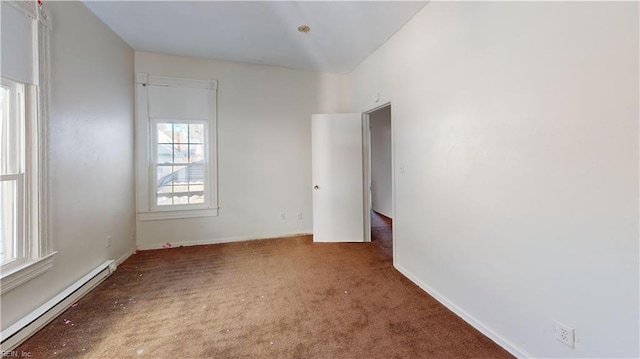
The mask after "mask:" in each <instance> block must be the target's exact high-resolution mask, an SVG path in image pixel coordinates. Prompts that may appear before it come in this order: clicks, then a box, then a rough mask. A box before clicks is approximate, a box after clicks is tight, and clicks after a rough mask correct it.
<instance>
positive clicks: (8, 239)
mask: <svg viewBox="0 0 640 359" xmlns="http://www.w3.org/2000/svg"><path fill="white" fill-rule="evenodd" d="M17 197H18V186H17V181H16V180H9V181H2V182H0V264H5V263H8V262H10V261H12V260H14V259H15V258H16V253H15V242H16V241H17V240H18V233H17V231H18V223H17V222H18V215H17V210H18V208H17V200H18V198H17Z"/></svg>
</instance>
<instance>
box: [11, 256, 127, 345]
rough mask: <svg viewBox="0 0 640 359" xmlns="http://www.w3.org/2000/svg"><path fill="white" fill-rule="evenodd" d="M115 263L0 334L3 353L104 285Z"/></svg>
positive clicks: (101, 267) (84, 278)
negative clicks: (91, 291)
mask: <svg viewBox="0 0 640 359" xmlns="http://www.w3.org/2000/svg"><path fill="white" fill-rule="evenodd" d="M114 264H115V261H113V260H108V261H106V262H104V263H102V264H101V265H99V266H98V267H96V269H94V270H92V271H91V272H89V273H88V274H87V275H85V276H84V277H82V278H80V279H79V280H78V281H76V282H75V283H73V284H72V285H70V286H69V287H68V288H67V289H65V290H63V291H62V292H60V294H58V295H56V296H55V297H53V298H51V299H50V300H49V301H47V302H46V303H44V304H43V305H41V306H40V307H38V308H37V309H36V310H34V311H33V312H31V313H29V314H27V315H26V316H25V317H24V318H22V319H20V320H19V321H17V322H16V323H14V324H13V325H11V326H10V327H8V328H7V329H5V330H3V331H2V333H1V334H0V338H1V341H2V344H0V350H1V351H2V353H10V352H11V351H12V350H13V349H15V348H16V347H17V346H18V345H20V344H22V343H23V342H24V341H25V340H27V339H28V338H29V337H31V336H32V335H33V334H34V333H36V332H37V331H38V330H40V329H41V328H43V327H44V326H45V325H47V324H49V323H50V322H51V321H52V320H54V319H55V318H56V317H57V316H58V315H60V313H62V312H63V311H65V310H66V309H67V308H69V307H70V306H71V305H73V303H75V302H77V301H78V300H79V299H80V298H82V297H83V296H84V295H85V294H87V293H88V292H89V291H90V290H91V289H93V288H95V287H96V286H97V285H98V284H100V283H102V281H103V280H105V279H106V278H107V277H109V276H110V275H111V273H112V272H113V270H115V266H114Z"/></svg>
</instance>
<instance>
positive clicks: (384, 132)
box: [365, 104, 394, 257]
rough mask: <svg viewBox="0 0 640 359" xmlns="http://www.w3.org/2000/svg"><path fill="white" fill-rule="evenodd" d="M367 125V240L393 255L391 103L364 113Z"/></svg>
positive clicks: (390, 255)
mask: <svg viewBox="0 0 640 359" xmlns="http://www.w3.org/2000/svg"><path fill="white" fill-rule="evenodd" d="M365 124H366V125H367V127H368V131H366V133H367V136H366V137H367V138H366V139H365V143H366V144H367V146H366V148H367V151H366V153H367V158H368V161H366V162H368V163H367V166H366V167H367V170H366V174H367V176H366V177H367V184H368V186H366V187H367V188H368V191H367V194H366V200H365V202H367V203H368V205H366V206H365V213H366V214H368V217H369V218H368V221H366V222H368V226H367V227H368V228H366V230H367V232H368V237H369V240H370V241H371V242H372V243H374V244H376V246H377V247H379V248H380V250H382V251H383V252H384V253H385V254H388V255H389V257H393V215H394V214H393V165H392V132H391V104H386V105H383V106H381V107H378V108H375V109H373V110H371V111H369V112H366V113H365Z"/></svg>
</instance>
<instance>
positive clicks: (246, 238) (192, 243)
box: [138, 233, 311, 251]
mask: <svg viewBox="0 0 640 359" xmlns="http://www.w3.org/2000/svg"><path fill="white" fill-rule="evenodd" d="M307 235H311V233H286V234H269V235H263V236H241V237H227V238H215V239H205V240H201V241H187V242H170V243H171V247H169V248H175V247H181V246H182V247H189V246H201V245H204V244H217V243H229V242H244V241H254V240H259V239H271V238H287V237H299V236H307ZM162 248H167V247H166V243H157V244H145V245H141V246H138V250H141V251H145V250H149V249H162Z"/></svg>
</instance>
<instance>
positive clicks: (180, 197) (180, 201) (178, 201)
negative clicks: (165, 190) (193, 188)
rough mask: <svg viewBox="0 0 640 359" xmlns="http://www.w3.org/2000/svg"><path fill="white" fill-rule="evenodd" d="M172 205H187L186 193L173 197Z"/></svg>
mask: <svg viewBox="0 0 640 359" xmlns="http://www.w3.org/2000/svg"><path fill="white" fill-rule="evenodd" d="M173 204H189V197H188V196H187V193H180V194H177V195H174V196H173Z"/></svg>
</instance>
